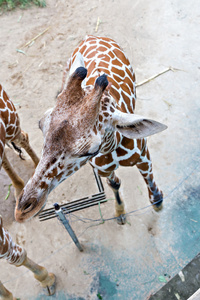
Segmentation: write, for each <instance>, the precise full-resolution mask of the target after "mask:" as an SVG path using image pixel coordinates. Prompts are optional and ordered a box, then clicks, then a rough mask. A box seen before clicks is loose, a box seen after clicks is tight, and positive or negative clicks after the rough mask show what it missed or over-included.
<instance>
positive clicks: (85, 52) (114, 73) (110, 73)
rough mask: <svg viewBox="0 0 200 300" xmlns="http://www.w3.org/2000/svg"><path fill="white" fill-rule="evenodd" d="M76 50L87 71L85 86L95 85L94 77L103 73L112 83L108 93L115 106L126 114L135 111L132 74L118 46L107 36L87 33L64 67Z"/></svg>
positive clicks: (133, 75)
mask: <svg viewBox="0 0 200 300" xmlns="http://www.w3.org/2000/svg"><path fill="white" fill-rule="evenodd" d="M78 52H80V53H81V54H82V56H83V59H84V63H85V67H86V68H87V70H88V73H87V77H86V85H94V83H95V80H96V78H97V77H98V76H100V75H102V74H103V73H105V74H106V75H107V77H108V81H109V82H110V83H111V84H112V86H111V89H110V94H111V96H112V97H113V98H114V99H115V101H116V104H117V108H118V109H119V110H121V111H123V112H126V113H134V109H135V74H134V72H133V69H132V67H131V65H130V62H129V60H128V58H127V57H126V55H125V53H124V52H123V50H122V49H121V47H120V46H119V45H118V44H117V43H116V42H115V41H114V40H112V39H110V38H105V37H95V36H91V35H89V36H86V38H85V39H84V40H83V41H82V42H81V43H80V45H79V46H78V47H77V48H76V49H75V50H74V52H73V54H72V56H71V58H70V60H69V62H68V65H67V70H69V69H70V67H71V65H72V63H73V62H74V60H75V58H76V55H77V53H78Z"/></svg>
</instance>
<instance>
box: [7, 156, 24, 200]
mask: <svg viewBox="0 0 200 300" xmlns="http://www.w3.org/2000/svg"><path fill="white" fill-rule="evenodd" d="M2 166H3V168H4V170H5V171H6V173H7V174H8V176H9V177H10V179H11V180H12V185H13V187H14V188H15V198H16V199H17V198H18V196H19V194H20V193H21V191H22V189H23V188H24V181H23V180H22V179H21V178H20V177H19V176H18V175H17V173H16V172H15V171H14V169H13V167H12V166H11V164H10V163H9V161H8V159H7V157H6V154H5V153H4V157H3V162H2Z"/></svg>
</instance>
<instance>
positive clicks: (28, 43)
mask: <svg viewBox="0 0 200 300" xmlns="http://www.w3.org/2000/svg"><path fill="white" fill-rule="evenodd" d="M50 28H51V26H49V27H48V28H46V29H45V30H44V31H42V32H40V33H39V34H37V35H36V36H35V37H34V38H32V39H31V40H30V41H29V42H27V43H26V44H25V45H24V46H23V48H24V47H27V46H29V45H30V44H31V43H32V42H34V41H35V40H36V39H37V38H39V37H40V36H41V35H43V34H44V33H45V32H47V30H49V29H50Z"/></svg>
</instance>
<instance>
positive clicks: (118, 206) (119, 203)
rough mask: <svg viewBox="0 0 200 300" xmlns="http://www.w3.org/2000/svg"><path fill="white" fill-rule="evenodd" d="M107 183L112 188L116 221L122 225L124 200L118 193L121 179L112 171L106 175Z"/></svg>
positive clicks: (124, 218)
mask: <svg viewBox="0 0 200 300" xmlns="http://www.w3.org/2000/svg"><path fill="white" fill-rule="evenodd" d="M107 183H108V185H109V186H110V187H111V188H112V190H113V192H114V195H115V200H116V201H115V216H116V217H117V223H118V224H120V225H123V224H125V223H126V216H125V213H126V212H125V210H124V202H123V200H122V198H121V196H120V193H119V188H120V185H121V180H120V179H119V178H118V177H117V176H116V175H115V173H114V172H112V173H111V174H110V175H109V176H108V177H107Z"/></svg>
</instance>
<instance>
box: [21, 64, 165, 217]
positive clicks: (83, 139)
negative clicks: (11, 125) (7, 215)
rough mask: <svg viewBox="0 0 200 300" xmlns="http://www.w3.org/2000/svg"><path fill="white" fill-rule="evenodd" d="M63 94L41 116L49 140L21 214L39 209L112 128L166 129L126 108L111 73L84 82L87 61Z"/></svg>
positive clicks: (140, 132)
mask: <svg viewBox="0 0 200 300" xmlns="http://www.w3.org/2000/svg"><path fill="white" fill-rule="evenodd" d="M74 69H75V70H73V66H72V70H73V72H72V74H71V75H70V77H69V79H68V83H67V85H66V86H65V88H64V89H63V91H62V92H61V94H60V95H59V96H58V99H57V103H56V106H55V107H54V108H53V109H51V110H49V111H47V112H46V114H45V115H44V117H43V118H42V119H41V121H40V122H39V127H40V129H41V130H42V131H43V135H44V146H43V151H42V156H41V159H40V162H39V164H38V166H37V168H36V170H35V173H34V175H33V177H32V178H31V179H30V180H29V181H28V183H27V185H26V186H25V188H24V189H23V191H22V193H21V195H20V197H19V198H18V200H17V203H16V208H15V218H16V220H17V221H19V222H23V221H25V220H27V219H29V218H31V217H32V216H34V215H36V214H37V213H38V212H39V211H40V210H41V209H42V208H43V207H44V206H45V203H46V201H47V197H48V194H49V193H50V192H51V191H52V190H53V189H54V188H55V187H56V186H58V185H59V184H60V183H61V182H62V181H63V180H65V179H66V178H67V177H69V176H70V175H72V174H73V173H75V172H76V171H77V170H79V169H80V167H81V166H83V165H84V164H86V162H87V161H88V160H89V159H91V158H92V157H94V156H96V155H97V154H98V153H99V152H101V147H102V144H103V141H104V137H105V135H106V134H107V133H108V132H114V131H116V130H117V131H119V132H121V133H122V134H123V135H125V136H127V137H128V138H143V137H146V136H148V135H151V134H154V133H157V132H159V131H162V130H164V129H165V126H164V125H163V124H160V123H158V122H155V121H152V120H149V119H146V118H144V117H142V116H138V115H134V114H126V113H122V112H120V111H119V110H118V109H117V108H116V107H115V106H116V104H115V101H114V99H113V98H112V97H111V96H110V95H109V91H107V90H106V87H108V86H109V83H108V80H107V77H106V75H105V74H103V75H101V76H100V77H98V78H97V79H96V81H95V84H94V86H84V84H83V82H84V79H85V78H86V75H87V70H86V68H85V67H84V66H79V67H78V68H74Z"/></svg>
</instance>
